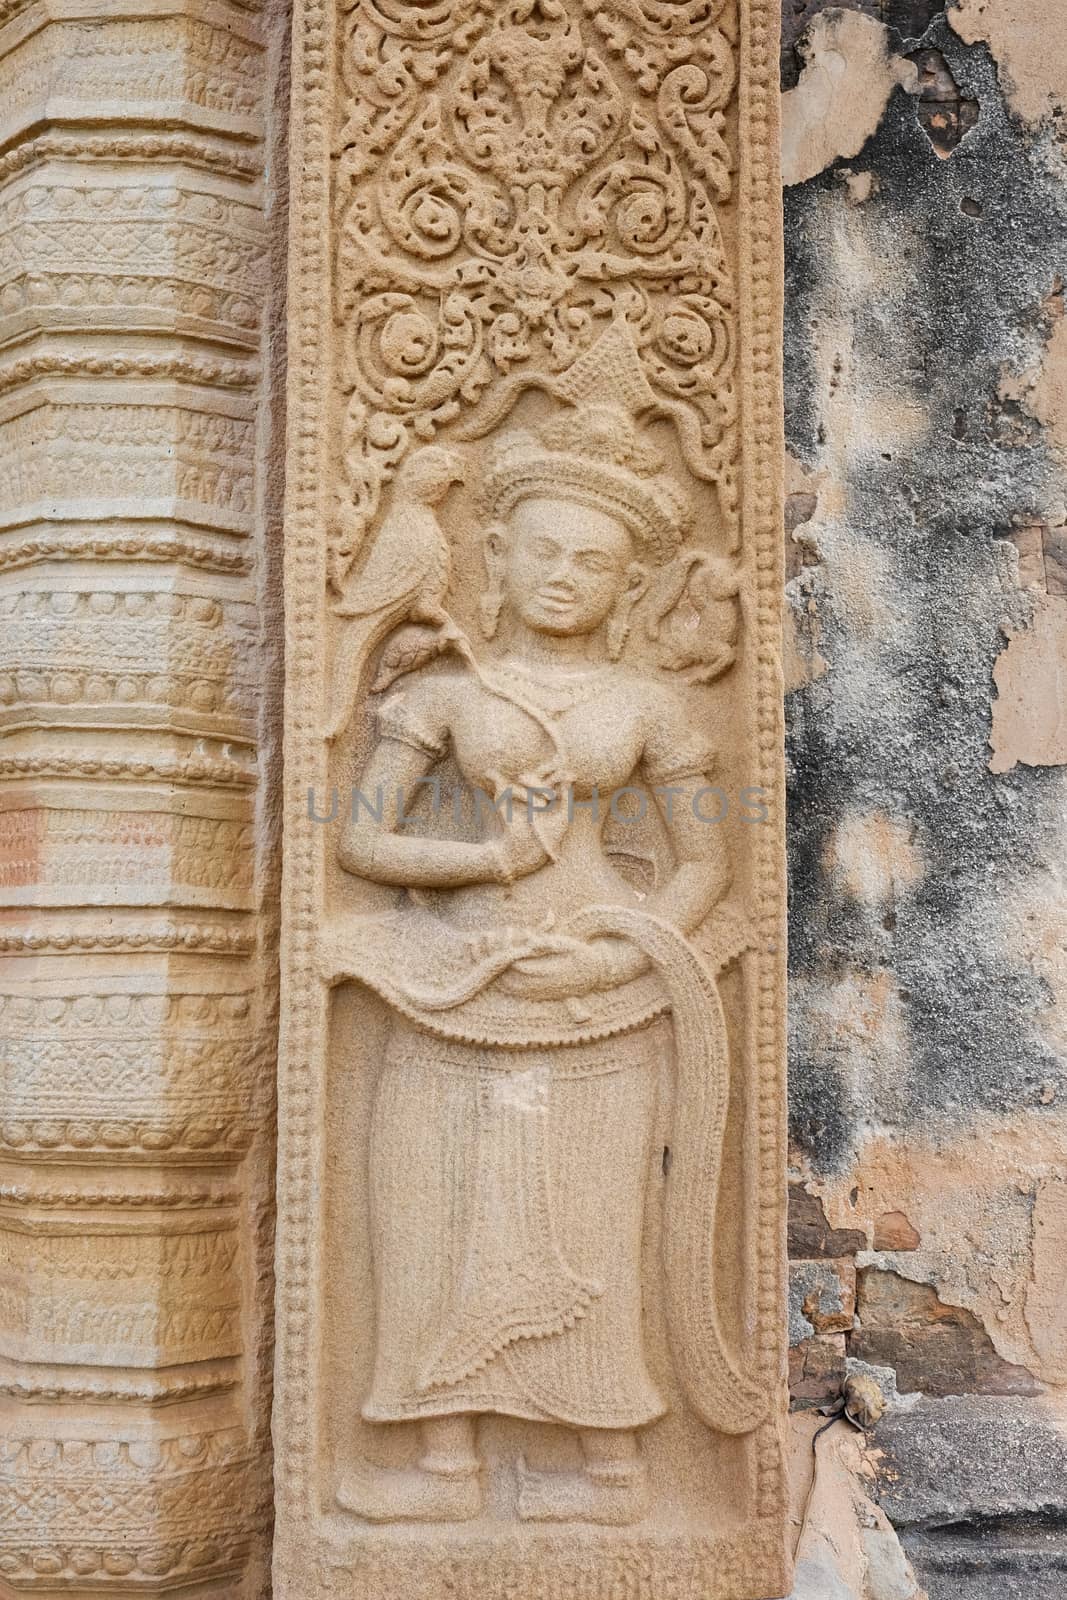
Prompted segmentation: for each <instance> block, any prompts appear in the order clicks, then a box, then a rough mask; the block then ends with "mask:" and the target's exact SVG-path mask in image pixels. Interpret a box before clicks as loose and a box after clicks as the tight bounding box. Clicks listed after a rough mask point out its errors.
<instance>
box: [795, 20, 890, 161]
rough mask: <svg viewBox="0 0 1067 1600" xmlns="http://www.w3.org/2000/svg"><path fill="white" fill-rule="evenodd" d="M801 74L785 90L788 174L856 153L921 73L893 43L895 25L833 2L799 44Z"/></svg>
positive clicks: (814, 22)
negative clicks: (895, 95)
mask: <svg viewBox="0 0 1067 1600" xmlns="http://www.w3.org/2000/svg"><path fill="white" fill-rule="evenodd" d="M798 48H799V50H800V53H801V55H802V56H803V58H804V69H803V71H802V72H801V74H800V82H799V83H798V84H797V86H796V88H795V89H790V90H789V91H788V92H787V93H786V94H784V95H783V96H782V181H783V182H784V183H785V184H786V185H787V186H788V185H790V184H794V183H804V182H806V180H807V179H809V178H814V177H815V176H816V175H817V174H818V173H820V172H822V171H823V170H824V169H825V168H826V167H828V166H830V165H831V163H832V162H834V161H836V160H837V159H838V158H839V157H841V156H856V155H858V154H859V153H860V151H861V150H862V149H863V146H864V145H865V144H866V142H867V140H868V139H869V138H870V136H871V134H872V133H873V132H874V130H875V129H876V128H877V126H878V124H879V123H880V122H881V120H882V116H883V115H884V113H885V108H886V104H887V102H888V100H889V96H890V95H891V94H892V92H893V90H894V89H895V88H896V86H897V84H903V85H904V86H905V88H907V89H908V91H909V92H913V91H914V90H915V88H916V85H917V82H918V73H917V71H916V69H915V67H914V65H912V63H911V62H908V61H904V60H902V59H901V58H900V57H899V56H895V55H893V54H892V53H891V51H890V49H889V30H888V29H887V28H886V27H885V25H884V24H883V23H881V22H876V21H875V20H874V19H873V18H872V17H867V16H864V15H863V13H862V12H859V11H844V10H837V9H831V10H829V11H823V12H821V13H820V14H819V15H818V16H817V17H816V18H815V20H814V21H813V22H812V24H811V27H810V28H809V29H808V32H807V34H806V36H805V38H804V39H803V40H802V41H801V43H800V45H799V47H798Z"/></svg>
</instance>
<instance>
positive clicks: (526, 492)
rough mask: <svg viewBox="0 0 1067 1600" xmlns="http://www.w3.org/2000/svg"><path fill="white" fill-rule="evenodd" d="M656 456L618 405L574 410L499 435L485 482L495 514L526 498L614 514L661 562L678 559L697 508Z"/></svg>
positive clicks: (487, 499)
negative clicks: (575, 504)
mask: <svg viewBox="0 0 1067 1600" xmlns="http://www.w3.org/2000/svg"><path fill="white" fill-rule="evenodd" d="M662 468H663V461H662V458H661V457H660V455H659V453H658V451H656V450H655V449H654V448H653V447H652V446H651V445H649V444H648V443H646V442H644V441H642V440H641V439H640V437H639V436H638V432H637V428H636V425H635V423H634V421H633V418H632V417H630V416H628V415H627V413H626V412H625V411H623V410H621V409H620V408H619V407H617V406H610V405H591V406H585V407H582V408H581V409H570V410H567V411H564V412H562V413H560V415H559V416H557V417H554V418H553V419H552V420H551V422H549V423H547V424H545V426H544V427H542V428H540V429H538V431H537V432H536V433H534V432H531V431H529V430H522V431H515V432H512V433H506V434H504V435H502V436H501V438H500V439H499V440H498V441H497V444H496V446H495V448H494V450H493V452H492V455H491V458H490V461H489V465H488V468H487V471H486V473H485V477H484V479H483V497H484V504H485V509H486V511H487V513H488V514H489V515H490V516H496V517H504V516H507V514H508V512H509V511H511V510H513V509H514V507H515V506H517V505H518V504H519V502H520V501H521V500H529V499H532V498H535V497H536V498H544V499H565V500H573V501H577V502H578V503H579V504H580V505H588V506H592V507H594V508H595V509H596V510H598V511H604V512H607V513H608V515H609V516H613V517H617V518H618V520H619V521H620V522H622V523H623V524H624V525H625V526H626V527H627V528H629V530H630V532H631V533H632V534H633V536H634V538H635V539H636V540H637V541H638V543H639V544H640V545H641V546H642V548H643V550H644V552H645V553H646V554H647V555H648V556H650V557H651V559H652V560H654V561H655V562H657V563H660V562H664V561H668V560H669V559H670V558H671V556H673V555H674V554H675V553H676V551H677V549H678V547H679V545H680V544H681V543H682V540H683V539H684V538H685V535H686V534H687V532H688V531H689V528H690V526H691V523H692V508H691V506H690V504H689V501H688V499H687V497H686V496H685V494H684V493H683V492H682V490H681V489H680V488H679V487H678V486H677V484H675V483H674V482H673V481H672V480H671V479H670V478H668V477H667V476H666V475H665V474H664V472H663V470H662Z"/></svg>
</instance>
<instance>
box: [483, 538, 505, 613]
mask: <svg viewBox="0 0 1067 1600" xmlns="http://www.w3.org/2000/svg"><path fill="white" fill-rule="evenodd" d="M504 538H505V529H504V528H503V526H502V525H501V524H500V523H494V524H493V525H492V526H491V527H489V528H487V529H486V530H485V576H486V585H485V589H484V591H483V593H482V595H481V596H480V598H479V600H478V620H479V622H480V623H481V628H482V634H483V635H484V637H485V638H486V639H493V638H495V637H496V630H497V628H498V627H499V626H500V613H501V611H502V610H503V609H504V588H503V585H502V583H501V581H500V567H501V563H502V559H503V553H504Z"/></svg>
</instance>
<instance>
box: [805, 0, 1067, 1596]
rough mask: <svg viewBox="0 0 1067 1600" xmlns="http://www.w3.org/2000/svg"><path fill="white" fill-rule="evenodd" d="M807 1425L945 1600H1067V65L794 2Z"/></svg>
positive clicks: (1038, 37) (913, 13)
mask: <svg viewBox="0 0 1067 1600" xmlns="http://www.w3.org/2000/svg"><path fill="white" fill-rule="evenodd" d="M785 13H786V14H785V18H784V28H783V51H782V68H783V87H784V89H785V91H786V93H785V96H784V119H785V128H786V138H785V163H784V165H785V176H786V191H785V213H786V238H787V247H786V248H787V285H788V286H787V298H786V373H787V437H788V448H789V461H788V470H789V473H790V474H791V482H789V483H788V484H787V494H788V498H787V568H788V570H789V573H790V577H789V581H788V586H787V594H788V597H789V602H790V610H791V614H792V624H793V633H794V646H795V648H794V651H793V661H792V670H791V674H790V686H789V693H788V699H787V716H788V725H789V736H788V737H789V756H790V762H791V769H792V770H791V785H792V812H791V818H790V852H791V877H792V926H791V995H790V1011H791V1018H792V1048H791V1062H790V1075H791V1084H792V1091H791V1092H792V1130H793V1150H794V1163H795V1167H794V1172H793V1179H794V1186H793V1191H792V1194H793V1207H792V1215H793V1225H792V1230H791V1240H790V1249H791V1255H792V1256H793V1258H794V1261H793V1267H792V1276H793V1305H792V1323H791V1340H792V1345H793V1349H792V1367H793V1385H794V1395H795V1403H796V1404H798V1405H802V1406H803V1405H813V1404H815V1403H818V1402H819V1401H820V1400H821V1399H822V1398H823V1397H824V1396H825V1395H826V1394H827V1393H828V1392H830V1391H832V1390H834V1389H836V1387H837V1385H838V1384H839V1382H840V1379H841V1375H842V1372H843V1370H844V1368H845V1366H846V1363H848V1362H851V1361H859V1362H862V1363H869V1364H871V1365H873V1366H874V1367H875V1368H877V1369H879V1371H880V1373H881V1376H882V1378H883V1381H884V1382H885V1383H886V1384H887V1385H888V1386H889V1387H891V1388H895V1389H896V1390H897V1391H899V1394H900V1396H901V1400H900V1402H899V1403H898V1404H896V1405H895V1407H894V1410H893V1414H892V1415H891V1417H890V1419H889V1420H888V1421H887V1422H885V1423H883V1424H882V1426H881V1428H880V1430H879V1432H878V1434H877V1436H876V1438H877V1443H878V1446H879V1449H880V1450H881V1451H882V1452H884V1454H883V1455H882V1472H883V1480H882V1491H883V1501H884V1504H885V1507H886V1509H887V1510H888V1512H889V1514H890V1516H891V1517H892V1518H893V1520H894V1521H895V1522H896V1523H897V1525H898V1527H899V1528H900V1529H901V1530H902V1532H903V1534H904V1538H905V1543H906V1545H907V1546H908V1547H909V1548H910V1550H911V1551H912V1554H913V1556H914V1558H915V1561H916V1566H917V1569H918V1571H919V1576H920V1579H921V1581H922V1582H923V1583H924V1584H925V1585H926V1586H927V1588H928V1590H929V1594H930V1596H931V1597H932V1600H949V1597H952V1600H955V1597H957V1596H959V1597H961V1600H962V1597H966V1600H987V1597H992V1596H997V1597H998V1600H999V1597H1002V1596H1007V1595H1012V1596H1014V1595H1019V1596H1025V1597H1026V1600H1045V1597H1048V1600H1051V1597H1053V1596H1060V1595H1062V1594H1063V1593H1064V1592H1065V1590H1067V1538H1065V1532H1064V1529H1065V1524H1067V1470H1065V1466H1067V1392H1065V1389H1064V1385H1065V1384H1067V1315H1065V1310H1067V1184H1065V1182H1064V1167H1063V1153H1064V1148H1065V1136H1067V1123H1065V1117H1067V1099H1065V1095H1067V1077H1065V1071H1064V1066H1065V1049H1067V1032H1065V1019H1067V890H1065V876H1064V872H1065V868H1064V857H1065V853H1067V851H1065V839H1067V770H1065V769H1067V723H1065V720H1064V704H1065V699H1064V692H1065V689H1067V529H1065V519H1067V509H1065V499H1067V389H1065V377H1064V374H1065V370H1067V368H1065V359H1067V355H1065V353H1067V322H1065V321H1064V315H1063V312H1064V300H1063V289H1064V280H1065V278H1067V188H1065V184H1064V178H1065V176H1067V148H1065V144H1064V133H1065V120H1064V119H1065V117H1067V49H1065V45H1064V27H1063V15H1062V8H1061V7H1060V6H1059V5H1058V4H1056V3H1051V4H1048V3H1045V4H1043V3H1039V0H1026V3H1023V0H960V3H958V4H950V5H948V6H947V7H946V6H945V5H943V4H937V3H936V0H862V3H859V4H855V5H849V6H844V7H837V8H828V7H824V6H822V5H821V4H818V3H810V0H809V3H808V4H806V5H802V4H797V5H787V6H786V8H785Z"/></svg>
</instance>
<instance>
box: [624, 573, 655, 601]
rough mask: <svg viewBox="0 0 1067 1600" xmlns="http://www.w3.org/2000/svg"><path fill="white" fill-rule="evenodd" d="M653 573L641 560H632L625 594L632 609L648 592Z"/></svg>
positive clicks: (627, 575) (625, 598) (627, 574)
mask: <svg viewBox="0 0 1067 1600" xmlns="http://www.w3.org/2000/svg"><path fill="white" fill-rule="evenodd" d="M651 582H652V574H651V573H650V572H649V570H648V568H647V567H646V566H645V565H644V563H643V562H641V561H631V562H630V565H629V566H628V567H627V569H626V593H625V595H624V596H623V598H624V600H626V602H627V603H628V605H629V607H630V609H631V610H633V608H634V606H635V605H636V604H637V602H638V601H639V600H643V599H644V597H645V595H646V594H647V593H648V589H649V584H650V583H651Z"/></svg>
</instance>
